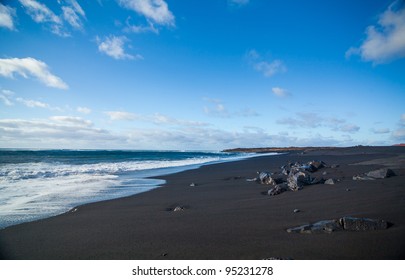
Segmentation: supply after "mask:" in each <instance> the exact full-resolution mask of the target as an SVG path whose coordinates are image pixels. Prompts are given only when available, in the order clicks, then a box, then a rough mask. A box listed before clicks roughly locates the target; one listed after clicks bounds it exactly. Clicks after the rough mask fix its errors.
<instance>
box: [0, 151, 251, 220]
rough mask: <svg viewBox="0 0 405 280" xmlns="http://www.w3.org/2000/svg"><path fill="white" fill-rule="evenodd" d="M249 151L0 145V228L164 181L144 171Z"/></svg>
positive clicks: (176, 168) (163, 171) (230, 157)
mask: <svg viewBox="0 0 405 280" xmlns="http://www.w3.org/2000/svg"><path fill="white" fill-rule="evenodd" d="M250 156H252V155H251V154H234V153H221V152H205V151H202V152H201V151H193V152H190V151H127V150H4V149H3V150H2V149H0V228H4V227H7V226H11V225H15V224H19V223H23V222H29V221H33V220H38V219H42V218H46V217H50V216H55V215H58V214H61V213H64V212H67V211H69V210H70V209H72V208H73V207H75V206H78V205H80V204H84V203H89V202H96V201H101V200H107V199H113V198H118V197H124V196H129V195H133V194H137V193H141V192H144V191H148V190H151V189H153V188H156V187H158V186H159V185H162V184H164V181H163V180H158V179H150V178H148V177H153V176H159V175H164V174H170V173H175V172H179V171H183V170H187V169H192V168H197V167H199V166H201V165H204V164H211V163H217V162H223V161H231V160H238V159H241V158H245V157H250Z"/></svg>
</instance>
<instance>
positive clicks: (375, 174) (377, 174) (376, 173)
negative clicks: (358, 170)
mask: <svg viewBox="0 0 405 280" xmlns="http://www.w3.org/2000/svg"><path fill="white" fill-rule="evenodd" d="M366 176H368V177H371V178H374V179H384V178H388V177H391V176H395V173H394V171H392V170H391V169H389V168H381V169H378V170H373V171H370V172H367V173H366Z"/></svg>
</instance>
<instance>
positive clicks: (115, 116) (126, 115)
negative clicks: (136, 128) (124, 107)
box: [105, 111, 138, 121]
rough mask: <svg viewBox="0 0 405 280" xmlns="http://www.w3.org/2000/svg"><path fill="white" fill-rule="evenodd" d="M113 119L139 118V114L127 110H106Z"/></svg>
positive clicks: (127, 119)
mask: <svg viewBox="0 0 405 280" xmlns="http://www.w3.org/2000/svg"><path fill="white" fill-rule="evenodd" d="M105 114H106V115H107V116H109V117H110V119H111V120H112V121H133V120H135V119H137V118H138V116H137V115H135V114H134V113H130V112H125V111H108V112H105Z"/></svg>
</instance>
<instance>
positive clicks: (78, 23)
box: [62, 0, 86, 30]
mask: <svg viewBox="0 0 405 280" xmlns="http://www.w3.org/2000/svg"><path fill="white" fill-rule="evenodd" d="M69 3H70V6H62V11H63V18H64V19H65V20H66V21H67V22H68V23H69V24H70V25H71V26H72V27H73V28H75V29H79V30H81V29H83V23H82V20H81V18H80V17H83V18H86V14H85V12H84V10H83V9H82V7H81V6H80V5H79V3H77V1H76V0H70V1H69Z"/></svg>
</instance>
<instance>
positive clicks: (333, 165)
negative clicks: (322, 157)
mask: <svg viewBox="0 0 405 280" xmlns="http://www.w3.org/2000/svg"><path fill="white" fill-rule="evenodd" d="M338 167H339V164H332V165H331V166H330V168H338Z"/></svg>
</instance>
